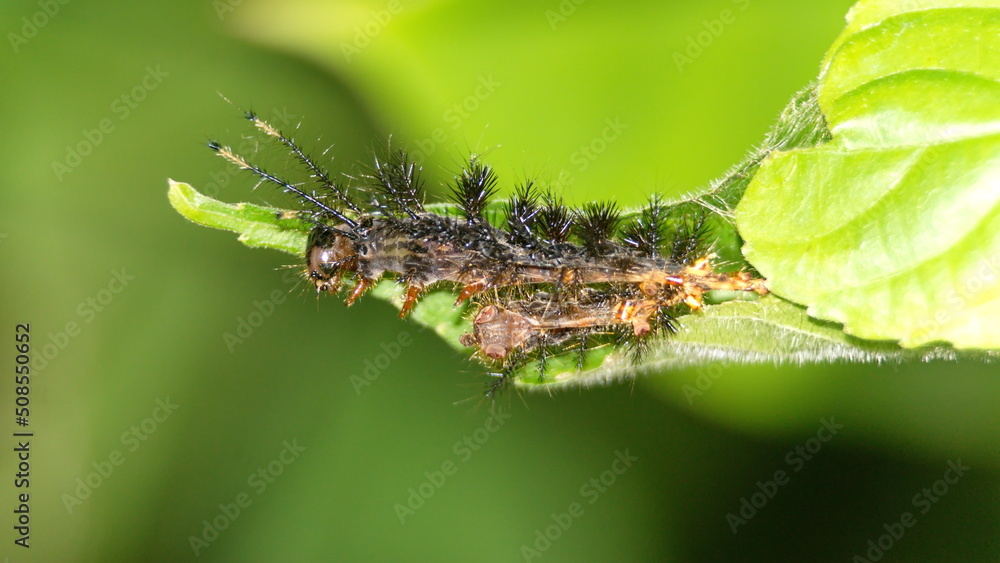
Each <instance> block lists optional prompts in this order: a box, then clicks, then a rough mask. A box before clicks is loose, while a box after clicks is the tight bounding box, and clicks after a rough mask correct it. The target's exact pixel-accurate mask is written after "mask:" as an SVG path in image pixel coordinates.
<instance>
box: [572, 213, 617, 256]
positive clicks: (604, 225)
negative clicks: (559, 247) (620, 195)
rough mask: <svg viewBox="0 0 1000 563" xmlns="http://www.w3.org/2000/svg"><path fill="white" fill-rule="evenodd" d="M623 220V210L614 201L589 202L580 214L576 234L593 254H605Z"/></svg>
mask: <svg viewBox="0 0 1000 563" xmlns="http://www.w3.org/2000/svg"><path fill="white" fill-rule="evenodd" d="M620 222H621V211H619V209H618V206H617V205H616V204H615V202H613V201H605V202H599V203H588V204H586V205H585V206H584V207H583V210H582V211H581V212H580V213H579V214H578V217H577V221H576V236H577V237H579V239H580V241H581V242H582V243H583V248H584V250H586V251H587V253H589V254H590V255H592V256H596V255H600V254H605V253H607V252H608V251H609V247H610V246H611V239H612V237H614V235H615V232H616V231H617V229H618V224H619V223H620Z"/></svg>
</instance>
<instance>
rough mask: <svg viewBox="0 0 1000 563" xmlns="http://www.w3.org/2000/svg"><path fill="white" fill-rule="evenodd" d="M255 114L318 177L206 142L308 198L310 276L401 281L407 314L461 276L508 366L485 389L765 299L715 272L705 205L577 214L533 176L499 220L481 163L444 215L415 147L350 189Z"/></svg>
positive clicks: (482, 329)
mask: <svg viewBox="0 0 1000 563" xmlns="http://www.w3.org/2000/svg"><path fill="white" fill-rule="evenodd" d="M246 117H247V119H249V120H250V122H251V123H252V124H253V125H254V126H255V127H256V128H257V129H258V130H259V131H261V132H262V133H263V134H264V135H265V136H266V137H269V138H271V139H272V140H274V141H275V142H277V143H279V144H280V145H283V146H284V147H285V148H286V149H287V150H288V151H289V152H290V153H291V155H292V157H293V158H294V159H295V160H297V161H298V162H299V163H300V164H301V165H302V166H303V167H304V168H305V170H306V171H307V172H308V174H309V180H308V182H306V183H298V184H296V183H292V182H289V181H287V180H285V179H282V178H280V177H278V176H275V175H273V174H271V173H269V172H268V171H266V170H264V169H263V168H261V167H260V166H258V165H256V164H253V163H251V162H249V161H248V160H247V159H245V158H244V157H243V156H241V155H239V154H237V153H236V152H234V151H233V150H232V149H231V148H229V147H227V146H224V145H222V144H220V143H218V142H214V141H213V142H211V143H209V146H210V147H211V148H212V149H213V150H215V151H216V152H218V154H219V155H220V156H222V157H223V158H225V159H226V160H228V161H230V162H232V163H234V164H236V165H237V166H238V167H239V168H242V169H244V170H247V171H249V172H251V173H252V174H254V175H255V176H257V177H258V179H259V180H260V182H269V183H272V184H275V185H277V186H278V187H280V188H281V189H282V190H283V191H285V192H288V193H291V194H293V195H295V196H296V197H297V198H298V199H299V200H300V201H302V202H303V203H304V204H305V206H306V210H304V211H303V212H302V214H301V215H300V216H302V217H303V218H305V219H306V220H307V221H309V222H310V223H311V224H312V225H313V228H312V232H311V234H310V237H309V242H308V245H307V249H306V252H305V257H304V261H305V268H304V276H305V277H306V278H307V279H308V280H309V282H310V283H311V284H312V285H313V286H314V287H315V289H316V291H317V292H318V293H330V294H335V293H338V292H339V291H340V290H341V289H342V282H344V281H348V282H349V283H351V284H353V285H352V287H351V288H350V289H349V290H348V292H347V298H346V303H347V304H348V305H350V304H352V303H353V302H354V301H355V300H357V299H358V298H359V297H360V296H361V295H363V294H364V293H365V291H366V290H368V289H369V288H371V287H372V286H373V285H375V283H377V282H378V281H379V280H380V279H381V278H382V277H384V276H390V277H393V278H395V279H396V281H397V282H398V283H400V284H402V285H404V286H405V292H404V298H403V305H402V308H401V311H400V316H401V317H405V316H406V315H407V314H408V313H409V311H410V310H411V309H412V307H413V305H414V304H415V303H417V302H418V300H419V299H420V296H421V294H422V293H423V292H424V291H425V290H426V289H427V288H429V287H431V286H435V285H440V284H450V285H451V286H453V287H454V288H455V291H456V305H457V304H460V303H462V302H464V301H466V300H471V301H472V302H473V304H474V307H473V312H472V317H473V323H472V325H473V330H472V332H470V333H468V334H465V335H464V336H463V337H462V338H461V343H462V344H464V345H466V346H469V347H472V348H475V349H476V350H477V352H478V355H479V356H480V357H481V358H483V359H484V360H485V361H487V362H491V363H494V364H498V365H499V366H500V367H501V370H500V372H499V373H497V374H496V375H498V376H499V377H498V379H497V380H496V381H495V382H493V383H492V384H490V385H489V386H488V391H487V394H493V393H494V392H496V391H497V390H498V389H500V388H502V387H503V386H504V385H506V384H507V383H509V381H510V379H511V377H512V376H513V374H515V372H516V371H517V370H518V369H519V368H520V367H522V366H523V365H525V364H526V363H527V362H529V361H533V360H537V359H540V360H541V361H540V362H539V365H540V366H541V367H540V368H539V376H540V377H544V364H545V362H544V358H545V357H547V356H548V355H549V354H551V353H552V352H553V350H556V351H558V350H560V349H564V348H566V347H567V346H569V345H570V343H572V344H574V345H576V347H577V348H578V349H579V350H580V353H581V355H582V354H584V353H585V352H586V349H587V342H588V340H589V338H590V337H591V335H594V334H607V333H617V334H618V335H619V340H624V341H629V342H630V343H631V345H632V346H633V347H634V348H637V349H641V348H643V347H644V346H645V344H646V342H647V339H648V338H649V337H650V335H652V334H655V333H657V332H672V331H673V330H674V329H675V324H674V319H675V311H676V308H677V307H678V306H681V305H686V308H687V309H689V310H694V309H699V308H701V306H702V303H703V301H702V298H703V296H704V294H705V293H706V292H708V291H712V290H728V291H742V292H754V293H757V294H761V295H763V294H766V293H767V288H766V286H765V283H764V280H762V279H759V278H756V277H754V276H753V275H752V274H751V273H749V272H746V271H739V272H735V273H728V274H727V273H722V272H718V271H716V270H715V269H714V267H713V264H712V254H711V253H710V251H709V250H710V249H709V248H708V246H709V245H708V244H707V233H706V228H705V214H706V213H707V210H702V211H699V212H697V213H694V214H691V213H687V214H685V215H683V216H680V217H678V216H677V213H676V210H675V208H672V207H671V206H669V205H666V204H664V203H662V202H661V200H660V199H659V198H656V197H654V198H653V199H652V200H651V201H650V203H649V205H648V206H647V207H645V208H644V209H643V210H642V211H641V212H639V213H636V214H633V215H632V216H629V217H626V215H625V214H623V213H622V212H621V211H620V210H619V209H618V207H617V205H615V204H614V203H611V202H604V203H593V204H588V205H585V206H583V207H582V208H580V209H575V210H574V209H570V208H569V207H567V206H566V205H564V204H563V203H562V201H561V200H560V199H559V198H558V197H557V196H555V195H554V194H553V193H552V192H550V191H547V190H542V189H539V188H538V187H537V186H535V185H534V184H533V183H532V182H526V183H525V184H523V185H521V186H519V187H517V188H516V189H515V193H514V195H513V196H512V197H511V198H510V199H509V200H507V201H506V202H505V203H504V204H503V206H502V208H503V213H502V214H501V217H500V219H499V220H498V219H496V218H495V217H489V218H488V217H487V213H486V210H487V208H488V207H489V206H490V204H491V203H492V200H493V199H494V197H495V195H496V192H497V178H496V174H495V173H494V171H493V169H492V168H490V167H489V166H488V165H486V164H484V163H483V162H481V161H480V160H479V159H478V158H476V157H473V158H471V159H470V160H469V163H468V165H467V166H466V167H465V168H464V169H463V170H462V171H461V172H460V173H459V174H458V175H457V176H456V178H455V180H454V183H453V185H452V186H451V191H452V199H453V200H454V203H455V204H457V208H458V210H459V211H458V213H454V214H440V213H436V212H433V211H429V210H428V209H427V208H426V207H425V205H424V198H425V196H424V188H423V182H422V181H421V179H420V176H419V174H420V169H419V167H417V166H416V165H415V164H414V163H413V162H412V161H410V160H409V159H408V158H407V156H406V154H405V153H404V152H402V151H395V152H391V153H390V155H389V156H388V157H387V158H384V159H380V158H376V159H375V164H374V166H373V167H372V168H371V170H370V171H369V172H368V173H366V174H364V175H363V176H362V177H361V178H360V179H361V180H362V181H363V182H364V185H363V186H357V185H354V186H351V185H348V184H347V183H345V182H342V181H337V180H335V179H334V178H333V177H332V176H331V174H330V173H328V172H327V171H326V170H325V169H324V168H323V167H321V166H320V165H319V164H318V163H317V162H316V161H315V160H314V159H313V158H312V157H310V156H309V155H307V154H306V153H305V152H304V151H303V150H302V149H301V148H300V147H299V145H298V144H297V143H296V142H295V141H294V140H293V139H292V138H290V137H288V136H286V135H285V134H283V133H282V132H281V131H279V130H278V129H276V128H274V127H272V126H271V125H270V124H268V123H267V122H266V121H264V120H263V119H261V118H260V117H258V116H257V115H256V114H254V113H247V114H246ZM491 219H492V220H491ZM581 357H582V356H581ZM581 365H582V363H581Z"/></svg>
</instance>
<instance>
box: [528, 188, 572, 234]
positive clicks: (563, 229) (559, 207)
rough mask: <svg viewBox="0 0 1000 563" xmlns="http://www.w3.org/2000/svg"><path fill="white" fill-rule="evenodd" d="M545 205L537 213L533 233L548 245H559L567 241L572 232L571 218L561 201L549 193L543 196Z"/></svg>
mask: <svg viewBox="0 0 1000 563" xmlns="http://www.w3.org/2000/svg"><path fill="white" fill-rule="evenodd" d="M543 199H544V200H545V203H544V204H543V205H542V208H541V209H540V210H539V211H538V216H537V217H538V218H537V220H536V221H535V224H534V225H533V226H534V228H535V231H536V232H537V233H538V235H539V236H540V237H542V239H543V240H545V241H546V242H548V243H550V244H559V243H563V242H566V241H567V240H569V236H570V233H571V231H572V225H573V216H572V214H571V213H570V210H569V209H568V208H567V207H566V206H565V205H563V202H562V200H561V199H558V198H556V197H555V196H554V195H552V194H551V193H548V194H545V195H544V196H543Z"/></svg>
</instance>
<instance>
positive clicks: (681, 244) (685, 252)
mask: <svg viewBox="0 0 1000 563" xmlns="http://www.w3.org/2000/svg"><path fill="white" fill-rule="evenodd" d="M709 229H710V227H709V224H708V215H707V214H706V213H704V212H703V213H698V214H697V215H695V216H693V217H688V218H686V219H685V220H684V221H683V222H682V223H681V225H680V226H679V227H678V229H677V232H676V233H675V234H674V236H673V242H672V244H671V247H670V257H671V258H672V259H673V260H676V261H677V262H679V263H681V264H688V263H690V262H693V261H694V260H697V259H698V258H701V257H702V256H704V255H705V254H707V253H708V248H707V246H706V242H705V241H706V240H707V237H708V232H709Z"/></svg>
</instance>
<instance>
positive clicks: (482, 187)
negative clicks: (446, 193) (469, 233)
mask: <svg viewBox="0 0 1000 563" xmlns="http://www.w3.org/2000/svg"><path fill="white" fill-rule="evenodd" d="M496 183H497V178H496V174H495V173H494V172H493V169H492V168H490V167H489V166H487V165H486V164H483V163H482V162H480V161H479V159H478V158H476V157H472V158H470V159H469V165H468V167H466V168H465V169H463V170H462V173H461V174H460V175H459V176H458V178H456V181H455V185H454V186H453V187H452V199H453V200H454V201H455V203H457V204H458V205H459V206H460V207H461V208H462V212H463V214H464V215H465V219H466V221H467V222H468V223H469V224H472V223H475V222H477V221H480V220H482V218H483V210H484V209H485V208H486V205H487V204H488V203H489V202H490V199H492V198H493V196H494V195H496V192H497V187H496Z"/></svg>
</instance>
